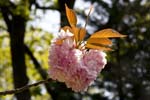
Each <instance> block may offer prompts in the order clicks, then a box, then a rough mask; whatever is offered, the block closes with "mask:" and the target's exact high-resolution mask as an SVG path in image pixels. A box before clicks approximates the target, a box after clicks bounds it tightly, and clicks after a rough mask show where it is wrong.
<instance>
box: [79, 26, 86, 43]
mask: <svg viewBox="0 0 150 100" xmlns="http://www.w3.org/2000/svg"><path fill="white" fill-rule="evenodd" d="M85 35H86V30H85V29H84V28H80V29H79V33H78V38H79V41H82V40H83V39H84V37H85Z"/></svg>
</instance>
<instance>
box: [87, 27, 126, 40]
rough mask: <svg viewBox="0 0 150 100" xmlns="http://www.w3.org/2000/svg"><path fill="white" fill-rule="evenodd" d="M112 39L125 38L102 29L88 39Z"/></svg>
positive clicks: (112, 31) (115, 32)
mask: <svg viewBox="0 0 150 100" xmlns="http://www.w3.org/2000/svg"><path fill="white" fill-rule="evenodd" d="M113 37H126V35H122V34H120V33H119V32H117V31H115V30H113V29H103V30H101V31H98V32H96V33H94V34H92V35H91V37H90V38H113Z"/></svg>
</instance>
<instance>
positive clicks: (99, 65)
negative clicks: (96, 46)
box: [49, 30, 106, 92]
mask: <svg viewBox="0 0 150 100" xmlns="http://www.w3.org/2000/svg"><path fill="white" fill-rule="evenodd" d="M72 36H73V34H72V33H70V32H69V31H67V32H64V31H63V30H62V31H61V32H60V33H59V36H57V37H56V38H55V39H53V40H52V41H53V42H52V44H51V46H50V51H49V53H50V55H49V65H50V70H49V75H50V77H51V78H52V79H54V80H57V81H60V82H65V84H66V86H67V87H68V88H72V90H74V91H75V92H80V91H85V90H86V89H87V88H88V86H89V85H90V84H91V83H92V82H93V81H94V80H95V79H96V77H97V75H98V74H99V72H100V71H101V70H102V69H103V68H104V66H105V65H106V59H105V56H106V54H105V53H104V52H103V51H99V50H92V49H90V50H89V51H87V50H85V49H78V48H75V45H76V44H75V42H74V39H73V38H72ZM62 38H63V39H64V40H63V42H62V44H61V45H57V44H56V43H55V41H57V40H59V39H62Z"/></svg>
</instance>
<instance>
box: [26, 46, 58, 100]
mask: <svg viewBox="0 0 150 100" xmlns="http://www.w3.org/2000/svg"><path fill="white" fill-rule="evenodd" d="M24 46H25V53H27V54H28V55H29V56H30V58H31V60H32V61H33V63H34V65H35V68H36V69H37V70H38V72H39V74H40V75H41V77H42V78H43V79H47V76H48V74H47V72H46V71H45V70H44V69H42V66H41V65H40V64H39V62H38V61H37V59H36V58H35V57H34V55H33V54H32V52H31V51H30V49H29V48H28V47H27V46H26V45H25V44H24ZM45 87H46V90H47V91H48V93H49V94H50V95H51V96H52V98H53V99H54V100H55V98H56V97H57V93H55V91H54V89H52V88H51V85H50V84H49V83H45Z"/></svg>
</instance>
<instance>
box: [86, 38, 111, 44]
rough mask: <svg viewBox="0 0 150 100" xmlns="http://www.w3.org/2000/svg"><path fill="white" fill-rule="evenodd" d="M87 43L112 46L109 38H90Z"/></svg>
mask: <svg viewBox="0 0 150 100" xmlns="http://www.w3.org/2000/svg"><path fill="white" fill-rule="evenodd" d="M87 43H91V44H92V43H93V44H101V45H112V42H111V40H109V39H107V38H89V39H88V40H87Z"/></svg>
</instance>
